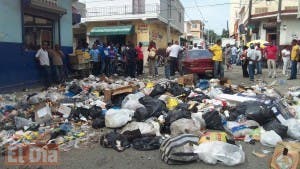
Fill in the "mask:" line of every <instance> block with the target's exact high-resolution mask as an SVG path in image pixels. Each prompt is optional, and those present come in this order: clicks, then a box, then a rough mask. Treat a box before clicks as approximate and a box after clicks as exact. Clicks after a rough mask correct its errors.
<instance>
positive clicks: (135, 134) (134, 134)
mask: <svg viewBox="0 0 300 169" xmlns="http://www.w3.org/2000/svg"><path fill="white" fill-rule="evenodd" d="M122 135H123V136H124V138H126V139H127V140H128V142H130V143H131V142H132V141H133V140H134V139H137V138H141V137H142V133H141V131H140V129H136V130H132V131H124V132H123V133H122Z"/></svg>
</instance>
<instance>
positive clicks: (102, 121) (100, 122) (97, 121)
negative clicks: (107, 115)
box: [92, 118, 105, 129]
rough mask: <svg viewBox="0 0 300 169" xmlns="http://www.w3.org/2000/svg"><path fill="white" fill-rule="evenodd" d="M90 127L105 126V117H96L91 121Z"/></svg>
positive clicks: (98, 127)
mask: <svg viewBox="0 0 300 169" xmlns="http://www.w3.org/2000/svg"><path fill="white" fill-rule="evenodd" d="M92 127H93V128H94V129H100V128H104V127H105V119H103V118H96V119H94V120H93V122H92Z"/></svg>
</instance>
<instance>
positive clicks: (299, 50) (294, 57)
mask: <svg viewBox="0 0 300 169" xmlns="http://www.w3.org/2000/svg"><path fill="white" fill-rule="evenodd" d="M299 54H300V46H299V45H298V44H297V40H296V39H294V40H293V41H292V52H291V63H292V69H291V76H290V78H289V79H288V80H293V79H297V61H298V59H299Z"/></svg>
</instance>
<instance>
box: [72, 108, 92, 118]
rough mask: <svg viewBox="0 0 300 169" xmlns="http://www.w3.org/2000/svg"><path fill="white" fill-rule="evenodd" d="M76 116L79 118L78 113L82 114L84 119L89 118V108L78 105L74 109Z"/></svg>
mask: <svg viewBox="0 0 300 169" xmlns="http://www.w3.org/2000/svg"><path fill="white" fill-rule="evenodd" d="M74 115H75V116H76V117H78V118H80V115H82V116H83V117H85V118H86V119H90V109H86V108H83V107H78V108H77V109H76V110H75V114H74Z"/></svg>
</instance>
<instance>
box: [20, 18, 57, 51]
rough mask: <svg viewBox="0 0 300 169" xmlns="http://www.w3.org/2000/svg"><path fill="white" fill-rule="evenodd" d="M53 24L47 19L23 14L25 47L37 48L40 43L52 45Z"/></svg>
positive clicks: (28, 48)
mask: <svg viewBox="0 0 300 169" xmlns="http://www.w3.org/2000/svg"><path fill="white" fill-rule="evenodd" d="M53 24H54V22H53V21H52V20H49V19H44V18H41V17H36V16H31V15H24V33H25V34H24V36H25V37H24V40H25V42H24V43H25V49H26V50H38V49H39V48H40V47H41V45H42V43H47V44H48V46H49V47H53V30H54V29H53Z"/></svg>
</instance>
